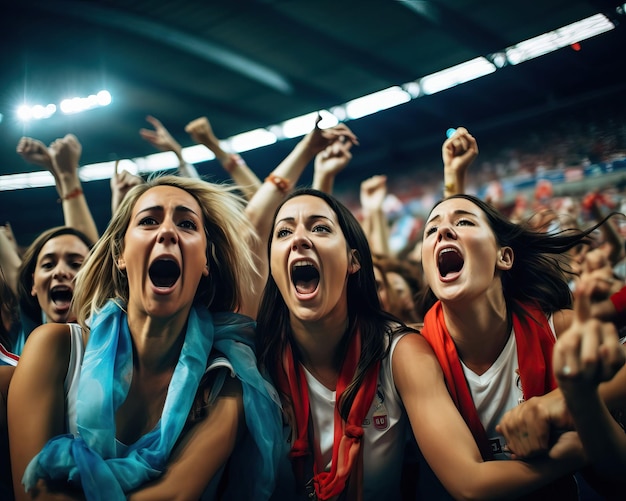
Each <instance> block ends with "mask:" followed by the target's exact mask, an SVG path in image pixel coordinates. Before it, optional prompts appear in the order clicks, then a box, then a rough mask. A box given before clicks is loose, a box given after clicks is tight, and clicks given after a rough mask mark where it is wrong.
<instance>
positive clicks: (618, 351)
mask: <svg viewBox="0 0 626 501" xmlns="http://www.w3.org/2000/svg"><path fill="white" fill-rule="evenodd" d="M592 291H593V284H592V283H590V282H588V281H587V280H584V279H582V280H581V281H580V282H579V283H578V284H577V286H576V291H575V293H574V294H575V303H574V310H575V316H574V321H573V322H572V324H571V326H570V328H569V329H568V330H567V331H566V332H565V333H564V334H563V335H562V336H561V337H560V338H559V339H558V340H557V342H556V345H555V347H554V353H553V358H554V363H553V368H554V374H555V376H556V378H557V381H558V383H559V387H560V388H561V391H562V392H563V396H564V398H565V401H566V403H567V407H568V409H569V411H570V414H571V416H572V419H573V421H574V424H575V427H576V430H577V431H578V434H579V435H580V438H581V440H582V442H583V445H584V447H585V449H586V451H587V454H588V455H589V459H590V460H591V462H592V464H593V465H594V466H595V467H596V469H597V471H598V472H599V473H601V474H603V475H609V476H614V477H615V478H618V477H619V478H621V477H622V474H623V471H624V468H626V435H624V430H623V429H622V428H621V426H620V425H619V424H618V422H617V421H616V420H615V419H614V418H613V416H612V415H611V413H610V412H609V409H608V408H607V406H606V404H605V403H604V401H603V400H602V397H601V395H600V392H599V389H598V387H599V385H600V383H602V382H604V381H610V380H611V379H612V378H613V377H614V376H615V375H616V374H617V372H618V370H619V369H620V368H621V367H622V366H624V363H625V361H626V357H625V354H624V347H623V346H622V345H621V344H620V342H619V338H618V335H617V331H616V329H615V326H614V325H613V324H612V323H609V322H601V321H599V320H597V319H595V318H593V317H592V314H591V294H592Z"/></svg>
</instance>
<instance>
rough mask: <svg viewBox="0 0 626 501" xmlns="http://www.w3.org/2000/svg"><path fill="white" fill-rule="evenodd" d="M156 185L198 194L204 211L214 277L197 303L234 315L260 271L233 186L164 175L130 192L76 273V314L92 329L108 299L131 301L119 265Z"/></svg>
mask: <svg viewBox="0 0 626 501" xmlns="http://www.w3.org/2000/svg"><path fill="white" fill-rule="evenodd" d="M156 186H173V187H175V188H180V189H181V190H184V191H186V192H187V193H189V194H190V195H191V196H193V197H194V198H195V199H196V200H197V201H198V204H199V205H200V207H201V210H202V215H203V219H204V229H205V232H206V235H207V262H208V264H209V270H210V273H209V276H208V277H203V279H202V280H201V281H200V284H199V285H198V290H197V292H196V298H195V302H196V303H200V304H203V305H205V306H206V307H207V308H208V309H210V310H211V311H235V310H237V309H238V308H239V307H240V306H241V303H242V297H243V296H242V291H243V290H244V287H248V288H249V287H250V284H252V283H254V278H256V277H258V273H259V272H258V270H257V267H256V265H255V261H254V254H253V252H252V250H251V248H252V247H253V246H252V243H253V240H256V239H258V236H257V234H256V232H255V230H254V228H253V226H252V224H251V223H250V221H249V219H248V217H247V215H246V214H245V212H244V205H245V201H244V199H243V198H242V197H241V196H239V195H237V194H236V192H235V190H236V188H235V187H234V186H231V185H226V184H223V185H220V184H214V183H209V182H207V181H203V180H200V179H191V178H184V177H179V176H173V175H165V176H160V177H155V178H152V179H149V180H148V181H147V182H146V183H144V184H141V185H139V186H135V187H134V188H133V189H131V190H130V191H129V192H128V194H127V195H126V197H125V198H124V200H123V201H122V203H121V204H120V206H119V207H118V209H117V211H116V212H115V214H114V216H113V218H112V219H111V221H110V222H109V225H108V227H107V229H106V231H105V232H104V234H103V235H102V237H100V239H99V240H98V242H97V243H96V245H95V246H94V248H93V250H92V251H91V252H90V254H89V256H88V257H87V259H86V260H85V262H84V263H83V266H82V267H81V269H80V271H79V272H78V274H77V275H76V286H75V289H74V299H73V301H74V308H75V309H74V311H75V312H76V315H77V320H78V322H79V323H80V324H81V325H82V326H83V328H87V327H88V326H87V319H88V318H89V317H90V316H92V315H93V314H94V313H95V312H96V311H97V310H98V309H100V308H102V306H104V304H105V303H106V301H107V300H108V299H112V298H113V299H117V300H118V301H120V302H121V303H122V304H126V303H127V302H128V294H129V289H128V281H127V278H126V274H125V272H123V271H122V270H120V269H119V268H118V266H117V263H118V258H119V257H120V256H121V255H122V252H123V250H124V236H125V234H126V230H127V229H128V226H129V224H130V219H131V216H132V212H133V208H134V207H135V203H136V202H137V200H138V199H139V197H141V196H142V195H143V194H144V193H145V192H147V191H148V190H150V189H151V188H154V187H156Z"/></svg>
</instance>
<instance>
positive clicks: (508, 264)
mask: <svg viewBox="0 0 626 501" xmlns="http://www.w3.org/2000/svg"><path fill="white" fill-rule="evenodd" d="M513 258H514V256H513V249H511V248H510V247H502V248H501V249H500V250H499V251H498V260H497V261H496V268H497V269H499V270H502V271H508V270H510V269H511V268H512V267H513V260H514V259H513Z"/></svg>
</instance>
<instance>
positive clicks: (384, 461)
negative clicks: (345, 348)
mask: <svg viewBox="0 0 626 501" xmlns="http://www.w3.org/2000/svg"><path fill="white" fill-rule="evenodd" d="M404 335H405V334H396V335H395V336H394V337H393V339H392V341H391V350H390V353H389V356H388V357H386V358H385V359H384V360H383V361H382V363H381V368H380V372H379V375H378V387H377V391H376V396H375V397H374V401H373V402H372V406H371V407H370V410H369V411H368V414H367V418H366V420H365V422H364V423H363V428H364V432H365V433H364V441H363V478H364V485H363V499H372V500H373V499H376V500H381V499H399V496H400V491H399V486H400V474H401V472H402V462H403V459H404V451H405V445H406V436H407V435H406V433H407V422H408V421H407V418H406V413H405V412H404V408H403V406H402V402H401V400H400V396H399V395H398V392H397V391H396V387H395V384H394V380H393V372H392V367H391V361H392V356H393V352H394V350H395V348H396V345H397V343H398V341H399V340H400V339H401V338H402V337H403V336H404ZM304 372H305V376H306V380H307V384H308V386H309V401H310V407H311V418H312V421H313V430H314V436H315V437H316V440H315V442H316V443H317V442H319V443H320V446H321V449H322V457H323V458H324V461H325V462H327V464H330V461H331V458H332V446H333V438H334V436H333V430H334V424H333V423H334V419H333V412H334V406H335V392H334V391H331V390H329V389H328V388H326V387H325V386H324V385H322V384H321V383H320V382H319V381H318V380H317V379H315V377H314V376H313V375H312V374H311V373H310V372H308V371H307V370H306V368H305V371H304ZM320 430H325V433H322V434H321V437H320Z"/></svg>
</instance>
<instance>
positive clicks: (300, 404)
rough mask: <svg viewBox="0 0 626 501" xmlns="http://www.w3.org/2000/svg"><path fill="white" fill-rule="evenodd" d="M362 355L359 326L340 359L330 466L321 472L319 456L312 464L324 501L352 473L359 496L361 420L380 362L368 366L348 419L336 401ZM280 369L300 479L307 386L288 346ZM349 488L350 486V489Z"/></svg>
mask: <svg viewBox="0 0 626 501" xmlns="http://www.w3.org/2000/svg"><path fill="white" fill-rule="evenodd" d="M360 357H361V333H360V332H359V330H358V329H356V331H355V332H354V334H353V335H352V339H350V342H349V346H348V352H347V353H346V357H345V359H344V361H343V365H342V367H341V372H340V373H339V378H338V380H337V388H336V392H335V395H336V399H335V429H334V434H335V437H334V441H333V455H332V463H331V469H330V471H329V472H327V471H324V467H325V465H323V464H320V463H321V458H319V457H318V458H315V461H314V465H313V485H314V487H315V493H316V495H317V499H321V500H325V499H331V498H332V497H334V496H338V495H339V494H341V493H342V492H343V490H344V489H345V487H346V483H347V481H348V479H349V477H350V476H351V474H352V478H353V482H351V488H356V492H357V494H356V496H357V499H360V497H361V484H362V478H361V476H362V467H363V457H362V450H361V437H362V436H363V420H364V419H365V418H366V416H367V412H368V411H369V409H370V406H371V405H372V401H373V400H374V395H375V394H376V386H377V381H378V371H379V368H380V362H376V363H375V364H374V365H373V366H372V367H370V368H369V369H368V371H367V374H366V375H365V379H364V380H363V384H362V385H361V386H360V388H359V389H358V391H357V393H356V396H355V398H354V401H353V402H352V407H351V408H350V413H349V414H348V420H347V421H344V420H343V419H342V418H341V415H340V413H339V403H340V402H341V396H342V395H343V392H344V390H345V389H346V387H347V386H348V385H349V384H350V382H351V381H352V379H353V378H354V374H355V372H356V368H357V365H358V362H359V359H360ZM283 369H284V370H279V371H278V374H279V379H280V380H279V381H278V385H279V387H280V389H281V391H282V392H283V393H285V394H286V395H287V396H288V397H289V398H290V399H291V401H292V402H293V411H294V415H295V423H294V426H295V430H294V436H295V437H296V438H295V440H294V442H293V445H292V447H291V452H290V457H291V459H292V461H293V462H294V463H295V464H294V468H295V469H296V476H299V477H300V478H298V480H299V481H301V480H302V479H303V477H304V475H303V472H304V466H303V461H304V460H305V459H306V457H307V456H308V455H309V454H310V445H309V421H310V419H309V416H310V408H309V389H308V386H307V383H306V378H305V375H304V369H303V368H302V365H300V364H298V366H297V367H296V366H295V362H294V358H293V353H292V350H291V345H287V347H286V349H285V351H284V353H283ZM354 483H356V485H354ZM351 490H352V489H351Z"/></svg>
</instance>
